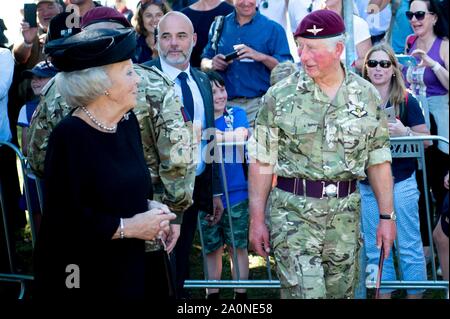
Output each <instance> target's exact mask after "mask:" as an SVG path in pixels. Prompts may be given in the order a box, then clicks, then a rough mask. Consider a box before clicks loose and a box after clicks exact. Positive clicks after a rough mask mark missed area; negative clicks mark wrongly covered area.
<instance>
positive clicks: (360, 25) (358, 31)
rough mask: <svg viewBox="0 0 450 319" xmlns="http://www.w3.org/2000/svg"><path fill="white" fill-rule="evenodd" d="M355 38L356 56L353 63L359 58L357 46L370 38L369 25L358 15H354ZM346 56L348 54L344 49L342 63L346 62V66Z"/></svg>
mask: <svg viewBox="0 0 450 319" xmlns="http://www.w3.org/2000/svg"><path fill="white" fill-rule="evenodd" d="M347 36H350V35H347ZM353 37H354V39H355V55H356V56H355V57H354V58H353V61H355V60H357V56H358V51H357V50H356V47H357V45H358V44H359V43H361V42H363V41H365V40H367V39H369V38H370V31H369V24H368V23H367V22H366V21H364V20H363V19H362V18H360V17H358V16H357V15H353ZM345 54H346V53H345V49H344V52H342V55H341V60H342V62H344V64H345Z"/></svg>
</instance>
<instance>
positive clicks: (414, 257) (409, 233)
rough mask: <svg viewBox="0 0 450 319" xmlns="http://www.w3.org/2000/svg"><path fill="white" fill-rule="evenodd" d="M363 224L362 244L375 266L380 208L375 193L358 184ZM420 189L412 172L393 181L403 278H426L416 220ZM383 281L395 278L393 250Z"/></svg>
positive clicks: (376, 265) (369, 188)
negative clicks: (401, 179)
mask: <svg viewBox="0 0 450 319" xmlns="http://www.w3.org/2000/svg"><path fill="white" fill-rule="evenodd" d="M360 193H361V215H362V223H363V224H362V227H363V229H364V244H365V246H366V256H367V259H368V265H369V267H378V259H379V257H380V250H379V249H378V248H377V247H376V232H377V226H378V222H379V210H378V205H377V202H376V199H375V194H374V193H373V191H372V188H371V187H370V186H369V185H365V184H362V183H360ZM419 194H420V193H419V190H418V189H417V183H416V178H415V173H414V174H412V175H411V177H409V178H407V179H405V180H403V181H401V182H398V183H395V184H394V209H395V212H396V214H397V221H396V223H397V238H398V247H396V251H397V254H399V256H400V261H399V265H400V273H401V274H402V280H406V281H422V280H427V272H426V264H425V257H424V254H423V248H422V239H421V236H420V223H419V204H418V201H419ZM382 280H383V281H393V280H397V275H396V273H395V269H394V262H393V258H392V252H391V253H390V254H389V257H388V258H386V259H385V261H384V265H383V274H382ZM423 291H424V290H423V289H421V290H417V289H408V294H411V295H414V294H419V293H421V292H423ZM380 292H381V293H382V294H384V293H390V292H392V289H389V290H388V289H381V290H380Z"/></svg>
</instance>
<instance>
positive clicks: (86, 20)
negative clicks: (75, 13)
mask: <svg viewBox="0 0 450 319" xmlns="http://www.w3.org/2000/svg"><path fill="white" fill-rule="evenodd" d="M97 22H117V23H120V24H121V25H123V26H124V27H125V28H129V27H131V24H130V22H129V21H128V20H127V18H125V16H124V15H123V14H122V13H120V12H119V11H117V10H116V9H113V8H109V7H95V8H92V9H91V10H89V11H88V12H86V14H85V15H84V16H83V20H82V22H81V28H82V29H83V28H85V27H87V26H88V25H90V24H92V23H97Z"/></svg>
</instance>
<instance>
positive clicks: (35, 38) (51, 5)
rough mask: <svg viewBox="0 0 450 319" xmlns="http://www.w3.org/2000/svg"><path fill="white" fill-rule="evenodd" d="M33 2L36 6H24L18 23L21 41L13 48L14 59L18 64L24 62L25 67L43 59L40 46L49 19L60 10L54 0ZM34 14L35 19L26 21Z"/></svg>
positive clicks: (41, 46)
mask: <svg viewBox="0 0 450 319" xmlns="http://www.w3.org/2000/svg"><path fill="white" fill-rule="evenodd" d="M35 3H36V6H27V5H26V6H25V7H24V20H23V21H22V23H21V24H20V26H21V31H22V36H23V41H21V42H19V43H16V44H15V45H14V49H13V53H14V59H15V60H16V61H17V62H18V63H19V64H26V68H27V69H31V68H32V67H33V66H35V65H36V64H37V63H38V62H40V61H43V60H44V58H45V55H44V53H43V51H42V48H43V47H44V44H45V42H46V38H47V31H48V26H49V24H50V20H51V19H53V17H55V16H56V15H58V14H59V13H60V12H61V11H62V8H61V6H60V5H59V3H58V2H57V1H56V0H37V1H35ZM36 16H37V21H36V20H34V21H27V18H29V17H36Z"/></svg>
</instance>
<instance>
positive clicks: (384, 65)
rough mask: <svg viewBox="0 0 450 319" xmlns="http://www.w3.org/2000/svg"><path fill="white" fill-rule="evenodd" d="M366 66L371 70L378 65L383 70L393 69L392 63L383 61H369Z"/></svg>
mask: <svg viewBox="0 0 450 319" xmlns="http://www.w3.org/2000/svg"><path fill="white" fill-rule="evenodd" d="M366 64H367V66H368V67H369V68H376V67H377V65H378V64H379V65H380V66H381V67H382V68H383V69H387V68H390V67H391V65H392V62H391V61H388V60H381V61H377V60H369V61H367V63H366Z"/></svg>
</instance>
